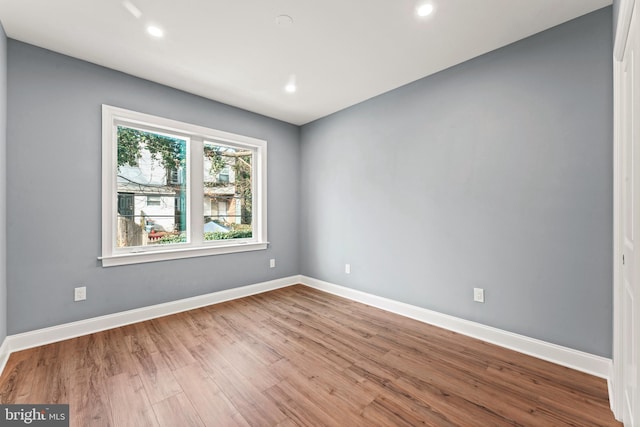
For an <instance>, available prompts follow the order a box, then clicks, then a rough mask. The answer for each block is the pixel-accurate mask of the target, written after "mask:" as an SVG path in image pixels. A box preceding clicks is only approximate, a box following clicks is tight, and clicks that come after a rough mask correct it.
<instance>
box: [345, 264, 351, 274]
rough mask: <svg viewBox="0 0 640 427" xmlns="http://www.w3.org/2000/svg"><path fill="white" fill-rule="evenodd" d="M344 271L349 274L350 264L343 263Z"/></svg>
mask: <svg viewBox="0 0 640 427" xmlns="http://www.w3.org/2000/svg"><path fill="white" fill-rule="evenodd" d="M344 272H345V273H346V274H351V264H345V265H344Z"/></svg>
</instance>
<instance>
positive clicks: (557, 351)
mask: <svg viewBox="0 0 640 427" xmlns="http://www.w3.org/2000/svg"><path fill="white" fill-rule="evenodd" d="M300 282H301V283H303V284H305V285H307V286H309V287H312V288H315V289H318V290H321V291H324V292H329V293H331V294H334V295H338V296H341V297H344V298H348V299H351V300H353V301H357V302H361V303H364V304H367V305H371V306H373V307H377V308H381V309H383V310H386V311H390V312H392V313H396V314H400V315H402V316H405V317H409V318H411V319H415V320H418V321H420V322H424V323H429V324H431V325H435V326H439V327H441V328H444V329H448V330H450V331H454V332H458V333H460V334H463V335H467V336H470V337H472V338H477V339H480V340H482V341H487V342H490V343H492V344H496V345H499V346H501V347H506V348H508V349H511V350H515V351H518V352H520V353H524V354H528V355H530V356H534V357H537V358H539V359H543V360H547V361H549V362H553V363H556V364H558V365H561V366H566V367H568V368H572V369H576V370H578V371H582V372H586V373H588V374H591V375H595V376H597V377H600V378H605V379H607V380H608V379H609V375H610V369H611V366H612V362H611V359H607V358H606V357H601V356H596V355H593V354H589V353H585V352H582V351H579V350H574V349H571V348H567V347H563V346H560V345H556V344H551V343H548V342H545V341H541V340H538V339H535V338H529V337H526V336H524V335H518V334H514V333H512V332H507V331H504V330H502V329H497V328H493V327H490V326H485V325H482V324H480V323H476V322H472V321H469V320H464V319H460V318H458V317H454V316H449V315H446V314H442V313H438V312H436V311H432V310H428V309H426V308H422V307H417V306H414V305H411V304H406V303H403V302H399V301H394V300H391V299H388V298H383V297H379V296H377V295H372V294H368V293H366V292H362V291H358V290H355V289H350V288H346V287H344V286H340V285H336V284H333V283H329V282H324V281H322V280H318V279H314V278H312V277H307V276H301V277H300Z"/></svg>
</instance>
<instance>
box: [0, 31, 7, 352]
mask: <svg viewBox="0 0 640 427" xmlns="http://www.w3.org/2000/svg"><path fill="white" fill-rule="evenodd" d="M6 194H7V37H6V35H5V32H4V28H2V23H0V344H2V342H3V341H4V338H5V337H6V336H7V237H6V236H7V233H6V231H7V225H6V218H7V202H6Z"/></svg>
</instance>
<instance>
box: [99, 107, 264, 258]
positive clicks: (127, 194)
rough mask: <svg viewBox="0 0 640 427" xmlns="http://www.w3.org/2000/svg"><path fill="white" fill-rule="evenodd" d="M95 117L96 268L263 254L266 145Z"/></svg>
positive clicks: (150, 119)
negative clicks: (98, 181)
mask: <svg viewBox="0 0 640 427" xmlns="http://www.w3.org/2000/svg"><path fill="white" fill-rule="evenodd" d="M102 111H103V113H102V129H103V131H102V132H103V135H102V138H103V141H102V145H103V147H102V150H103V152H102V181H103V182H102V256H101V257H100V259H101V260H102V265H103V266H105V267H108V266H112V265H123V264H132V263H140V262H152V261H162V260H169V259H177V258H187V257H194V256H204V255H215V254H222V253H230V252H241V251H250V250H260V249H266V247H267V233H266V145H267V144H266V141H263V140H259V139H255V138H250V137H246V136H241V135H235V134H231V133H228V132H222V131H218V130H214V129H208V128H204V127H201V126H196V125H191V124H188V123H182V122H178V121H174V120H169V119H164V118H161V117H155V116H150V115H147V114H142V113H137V112H133V111H128V110H124V109H120V108H116V107H111V106H108V105H103V106H102Z"/></svg>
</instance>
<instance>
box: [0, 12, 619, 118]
mask: <svg viewBox="0 0 640 427" xmlns="http://www.w3.org/2000/svg"><path fill="white" fill-rule="evenodd" d="M130 1H131V2H132V3H133V4H134V5H135V6H136V7H137V8H138V9H139V11H140V12H142V15H141V16H140V17H139V18H136V17H134V16H133V15H132V14H131V13H130V12H129V11H128V10H127V9H126V8H125V7H124V6H123V2H122V0H55V1H54V0H0V21H1V22H2V24H3V25H4V28H5V31H6V33H7V35H8V36H9V37H11V38H13V39H16V40H21V41H24V42H27V43H31V44H34V45H37V46H42V47H44V48H47V49H50V50H53V51H56V52H60V53H63V54H66V55H70V56H73V57H76V58H80V59H84V60H86V61H89V62H93V63H96V64H100V65H104V66H106V67H109V68H113V69H116V70H120V71H123V72H125V73H129V74H132V75H135V76H139V77H142V78H145V79H148V80H152V81H155V82H158V83H162V84H165V85H167V86H172V87H175V88H178V89H182V90H185V91H187V92H191V93H194V94H197V95H201V96H204V97H207V98H211V99H214V100H217V101H221V102H224V103H226V104H230V105H234V106H237V107H240V108H244V109H246V110H250V111H254V112H256V113H260V114H264V115H266V116H269V117H274V118H277V119H280V120H284V121H286V122H290V123H294V124H298V125H300V124H304V123H308V122H310V121H313V120H315V119H318V118H320V117H323V116H326V115H328V114H331V113H333V112H336V111H339V110H341V109H343V108H346V107H349V106H351V105H354V104H356V103H358V102H361V101H364V100H365V99H368V98H371V97H373V96H375V95H378V94H381V93H383V92H386V91H389V90H391V89H394V88H396V87H399V86H402V85H404V84H406V83H409V82H411V81H414V80H417V79H419V78H421V77H424V76H427V75H429V74H433V73H435V72H437V71H440V70H443V69H445V68H448V67H450V66H452V65H455V64H458V63H461V62H464V61H466V60H468V59H470V58H473V57H475V56H478V55H480V54H483V53H485V52H488V51H491V50H494V49H496V48H498V47H501V46H504V45H507V44H509V43H512V42H514V41H516V40H519V39H522V38H524V37H527V36H530V35H532V34H535V33H537V32H539V31H542V30H545V29H547V28H550V27H553V26H555V25H558V24H560V23H562V22H566V21H568V20H570V19H573V18H575V17H578V16H580V15H583V14H585V13H588V12H591V11H594V10H596V9H599V8H601V7H604V6H607V5H610V4H611V2H612V1H611V0H426V1H429V2H431V3H433V4H434V6H435V8H436V9H435V12H434V13H433V14H432V15H431V16H429V17H427V18H419V17H418V16H417V14H416V13H415V10H416V6H417V5H418V1H420V0H322V1H304V0H179V1H176V0H130ZM424 1H425V0H423V3H424ZM282 14H286V15H289V16H291V17H292V18H293V24H292V25H289V26H283V25H278V24H276V17H277V16H279V15H282ZM148 24H155V25H157V26H159V27H161V28H162V29H163V30H164V31H165V36H164V37H163V38H162V39H157V38H154V37H152V36H150V35H149V34H148V33H147V32H146V31H145V28H146V26H147V25H148ZM292 75H295V80H296V83H297V85H298V90H297V92H296V93H294V94H289V93H286V92H285V91H284V86H285V85H286V84H287V83H288V81H289V79H290V76H292Z"/></svg>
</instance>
